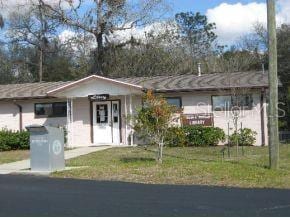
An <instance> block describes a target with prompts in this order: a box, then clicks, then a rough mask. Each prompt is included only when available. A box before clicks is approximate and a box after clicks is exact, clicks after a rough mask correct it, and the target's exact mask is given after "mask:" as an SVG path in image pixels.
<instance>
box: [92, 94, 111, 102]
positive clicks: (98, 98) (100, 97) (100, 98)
mask: <svg viewBox="0 0 290 218" xmlns="http://www.w3.org/2000/svg"><path fill="white" fill-rule="evenodd" d="M109 97H110V95H109V94H101V95H89V99H90V100H91V101H107V100H108V99H109Z"/></svg>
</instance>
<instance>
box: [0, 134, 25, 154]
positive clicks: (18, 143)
mask: <svg viewBox="0 0 290 218" xmlns="http://www.w3.org/2000/svg"><path fill="white" fill-rule="evenodd" d="M24 149H29V133H28V132H27V131H12V130H7V129H2V130H0V151H9V150H24Z"/></svg>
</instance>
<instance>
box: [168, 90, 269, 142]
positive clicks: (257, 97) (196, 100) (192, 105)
mask: <svg viewBox="0 0 290 218" xmlns="http://www.w3.org/2000/svg"><path fill="white" fill-rule="evenodd" d="M250 93H252V95H253V108H252V110H244V111H242V113H241V115H240V118H239V119H238V125H239V127H238V128H240V125H241V123H242V125H243V128H250V129H252V130H254V131H256V132H257V136H256V143H255V145H262V125H261V122H262V121H261V106H263V107H264V134H265V136H264V137H265V144H266V145H267V144H268V128H267V113H266V101H265V98H264V102H263V103H262V104H261V91H260V90H255V91H250ZM229 94H230V93H229V92H222V93H218V92H194V93H171V94H166V95H165V94H163V96H164V97H174V96H175V97H181V99H182V105H183V113H184V114H196V113H213V115H214V126H216V127H220V128H222V129H223V130H224V131H225V133H226V134H227V132H228V123H229V126H230V134H232V133H233V132H234V123H233V114H232V113H231V111H213V108H212V96H213V95H229Z"/></svg>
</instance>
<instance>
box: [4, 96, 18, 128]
mask: <svg viewBox="0 0 290 218" xmlns="http://www.w3.org/2000/svg"><path fill="white" fill-rule="evenodd" d="M4 128H5V129H10V130H19V109H18V107H17V106H16V105H15V104H14V103H13V102H11V101H10V102H7V101H1V102H0V129H4Z"/></svg>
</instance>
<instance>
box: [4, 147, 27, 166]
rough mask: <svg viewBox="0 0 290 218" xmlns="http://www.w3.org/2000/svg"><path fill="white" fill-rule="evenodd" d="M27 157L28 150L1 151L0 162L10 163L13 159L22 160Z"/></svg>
mask: <svg viewBox="0 0 290 218" xmlns="http://www.w3.org/2000/svg"><path fill="white" fill-rule="evenodd" d="M28 158H29V150H15V151H1V152H0V164H4V163H10V162H14V161H19V160H24V159H28Z"/></svg>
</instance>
